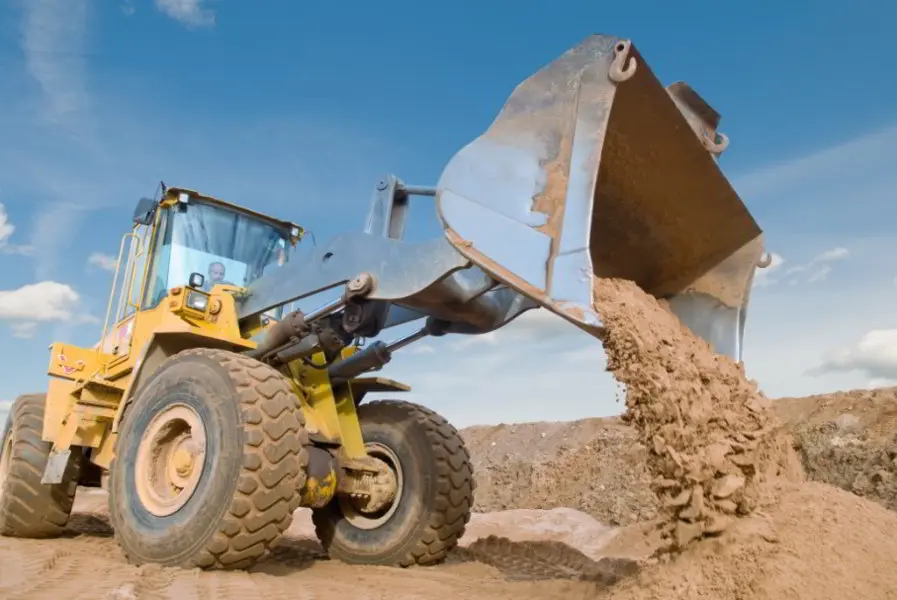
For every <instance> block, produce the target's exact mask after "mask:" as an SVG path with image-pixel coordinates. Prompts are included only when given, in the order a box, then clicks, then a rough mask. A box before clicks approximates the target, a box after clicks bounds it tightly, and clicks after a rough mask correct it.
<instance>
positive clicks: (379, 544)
mask: <svg viewBox="0 0 897 600" xmlns="http://www.w3.org/2000/svg"><path fill="white" fill-rule="evenodd" d="M358 417H359V420H360V421H361V428H362V432H363V435H364V440H365V444H366V446H367V448H368V453H369V454H370V455H371V456H373V457H375V458H377V459H379V460H380V461H382V463H385V464H386V466H387V467H388V468H389V470H390V473H389V475H388V477H386V478H385V481H388V482H389V483H390V484H391V485H390V487H391V490H386V492H387V493H386V494H381V495H380V498H378V501H377V502H376V504H377V506H376V507H371V506H370V504H368V505H367V506H364V505H359V504H357V502H358V501H357V500H353V499H351V498H346V497H344V496H337V497H336V498H334V500H332V501H331V502H330V504H328V505H327V506H326V507H324V508H321V509H316V510H314V511H313V512H312V519H313V521H314V524H315V530H316V532H317V535H318V539H319V540H320V541H321V544H322V545H323V546H324V549H325V550H327V552H328V553H329V554H330V556H331V557H332V558H335V559H337V560H340V561H343V562H347V563H356V564H374V565H391V566H402V567H408V566H411V565H429V564H434V563H438V562H441V561H442V560H443V559H444V558H445V557H446V555H447V553H448V552H449V551H450V550H451V549H452V548H454V547H455V546H456V545H457V543H458V539H459V538H460V537H461V536H462V535H463V534H464V530H465V528H466V526H467V522H468V521H469V520H470V513H471V507H472V506H473V493H474V487H475V483H474V479H473V468H472V466H471V464H470V454H469V453H468V451H467V448H466V447H465V445H464V441H463V440H462V439H461V436H460V435H459V434H458V431H457V430H456V429H455V428H454V427H452V425H451V424H450V423H448V422H447V421H446V420H445V419H444V418H442V417H441V416H440V415H438V414H436V413H435V412H433V411H431V410H429V409H427V408H424V407H422V406H419V405H416V404H412V403H410V402H400V401H394V400H384V401H377V402H371V403H368V404H364V405H362V406H360V407H359V409H358ZM390 492H391V493H390ZM384 498H386V499H388V501H386V502H383V501H382V500H383V499H384Z"/></svg>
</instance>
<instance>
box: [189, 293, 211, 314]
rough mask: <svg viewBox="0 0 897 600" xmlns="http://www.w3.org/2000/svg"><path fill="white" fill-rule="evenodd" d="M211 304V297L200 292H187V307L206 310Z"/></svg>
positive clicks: (200, 310) (201, 310)
mask: <svg viewBox="0 0 897 600" xmlns="http://www.w3.org/2000/svg"><path fill="white" fill-rule="evenodd" d="M208 305H209V297H208V296H206V295H205V294H201V293H199V292H190V293H189V294H187V307H188V308H192V309H193V310H198V311H199V312H206V307H207V306H208Z"/></svg>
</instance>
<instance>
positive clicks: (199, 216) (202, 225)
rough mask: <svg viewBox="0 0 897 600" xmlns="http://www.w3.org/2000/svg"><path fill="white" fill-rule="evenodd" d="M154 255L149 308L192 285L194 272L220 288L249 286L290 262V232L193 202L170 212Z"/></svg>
mask: <svg viewBox="0 0 897 600" xmlns="http://www.w3.org/2000/svg"><path fill="white" fill-rule="evenodd" d="M165 212H166V214H165V216H164V217H163V219H162V224H161V230H160V232H159V238H158V239H159V245H158V246H157V247H156V249H155V251H154V252H153V268H152V272H151V273H150V278H149V279H148V286H147V292H148V293H147V297H146V302H145V303H144V304H145V306H146V307H147V308H153V307H155V306H156V305H157V304H158V303H159V302H160V301H161V300H162V298H164V297H165V294H166V293H167V291H168V290H169V289H171V288H173V287H178V286H182V285H187V282H188V281H189V279H190V274H191V273H200V274H201V275H202V276H203V277H204V278H205V282H204V283H203V286H202V289H204V290H205V291H211V289H212V287H213V286H214V285H216V284H219V283H221V284H227V285H237V286H246V285H249V284H250V283H251V282H252V281H254V280H256V279H258V278H259V277H261V276H262V275H263V274H265V273H267V272H268V271H269V270H270V269H272V268H277V267H278V266H279V265H282V264H283V263H284V262H286V261H287V260H288V258H289V249H290V242H289V237H288V233H287V232H286V231H282V230H280V229H278V228H277V227H275V226H274V225H272V224H270V223H267V222H265V221H262V220H259V219H257V218H255V217H252V216H249V215H245V214H242V213H239V212H236V211H234V210H230V209H228V208H224V207H221V206H218V205H215V204H210V203H205V202H203V201H201V200H197V199H195V198H191V199H190V202H189V204H178V205H175V206H174V207H172V208H169V209H167V210H166V211H165Z"/></svg>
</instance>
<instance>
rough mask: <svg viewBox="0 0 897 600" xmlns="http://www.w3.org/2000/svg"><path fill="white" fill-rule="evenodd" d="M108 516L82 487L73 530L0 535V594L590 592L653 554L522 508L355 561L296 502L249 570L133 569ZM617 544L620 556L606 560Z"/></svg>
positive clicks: (8, 598)
mask: <svg viewBox="0 0 897 600" xmlns="http://www.w3.org/2000/svg"><path fill="white" fill-rule="evenodd" d="M106 515H107V510H106V493H105V492H104V491H102V490H97V489H85V488H82V489H80V490H79V492H78V496H77V498H76V501H75V509H74V514H73V516H72V519H71V521H70V525H69V535H67V536H66V537H64V538H62V539H55V540H18V539H10V538H0V598H4V599H5V600H13V599H17V598H21V599H23V600H24V599H29V600H30V599H35V600H37V599H42V598H46V599H48V600H58V599H59V598H63V597H64V598H65V599H66V600H81V599H84V600H87V599H97V598H110V599H118V600H132V599H135V598H139V599H157V598H158V599H162V598H165V599H175V598H177V599H181V598H203V599H204V598H209V599H212V598H216V599H218V598H220V599H227V598H244V597H246V598H256V597H264V598H266V599H269V600H277V599H280V598H284V599H286V598H289V599H290V600H296V599H305V598H358V599H368V598H371V599H373V598H384V599H385V598H389V599H398V600H401V599H412V598H427V597H429V598H448V597H459V598H484V599H499V598H507V599H512V598H524V599H525V598H546V597H551V598H587V597H593V596H594V594H595V593H597V592H598V591H599V590H600V589H602V588H603V587H605V586H606V585H607V584H609V583H612V582H614V581H615V580H616V579H618V578H619V577H621V576H623V575H631V574H632V573H633V572H634V569H636V568H637V565H636V561H637V560H638V559H640V558H644V556H645V555H646V554H647V553H648V552H650V546H649V545H648V544H646V543H641V539H642V538H641V534H640V532H630V531H625V530H620V529H615V528H611V527H607V526H605V525H602V524H601V523H599V522H597V521H595V520H594V519H592V518H591V517H589V516H588V515H585V514H583V513H580V512H578V511H574V510H569V509H559V510H554V511H527V510H522V511H508V512H505V513H496V514H477V515H475V516H474V518H473V519H472V521H471V524H470V530H469V532H468V534H467V535H466V536H465V538H464V539H463V541H462V544H461V545H462V547H461V548H459V549H458V550H457V551H456V552H455V553H454V555H453V556H451V558H450V559H449V560H448V561H447V562H446V564H443V565H439V566H437V567H426V568H424V567H420V568H412V569H398V568H395V569H394V568H386V567H358V566H349V565H345V564H342V563H339V562H336V561H330V560H328V559H327V558H326V556H325V555H324V554H323V552H322V550H321V547H320V545H319V544H318V543H317V541H316V540H315V539H314V529H313V527H312V525H311V520H310V519H309V518H308V513H307V511H305V510H303V509H300V510H299V511H297V513H296V520H295V522H294V524H293V526H292V527H291V529H290V531H289V535H288V537H287V539H286V540H285V541H284V542H283V543H282V544H281V546H280V547H279V548H278V549H277V550H276V552H275V554H274V556H273V557H272V558H271V559H269V560H267V561H265V562H264V563H262V564H260V565H259V566H257V567H256V568H255V569H253V570H252V571H251V572H201V571H199V570H183V569H164V568H159V567H156V566H149V567H141V568H137V567H133V566H130V565H128V564H127V563H126V562H125V560H124V557H123V556H122V555H121V553H120V551H119V549H118V547H117V545H116V543H115V540H114V538H113V537H112V530H111V528H110V527H109V524H108V520H107V518H106ZM508 533H510V537H500V538H499V537H495V534H501V535H502V536H508ZM621 533H623V534H625V536H624V538H625V537H627V536H628V537H632V538H634V539H633V540H632V541H630V542H627V541H626V540H625V539H624V538H620V534H621ZM564 542H567V543H564ZM611 542H615V545H616V547H617V548H618V551H617V555H618V556H622V557H623V559H622V560H610V559H606V555H605V553H603V552H602V548H603V547H604V546H606V545H608V544H609V543H611ZM568 544H575V545H578V546H580V548H581V551H577V550H575V549H573V547H572V545H568Z"/></svg>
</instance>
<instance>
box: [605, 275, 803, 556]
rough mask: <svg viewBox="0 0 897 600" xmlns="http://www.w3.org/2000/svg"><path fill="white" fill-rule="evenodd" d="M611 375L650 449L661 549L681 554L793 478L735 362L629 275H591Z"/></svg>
mask: <svg viewBox="0 0 897 600" xmlns="http://www.w3.org/2000/svg"><path fill="white" fill-rule="evenodd" d="M593 295H594V301H595V305H596V308H597V309H598V311H599V313H600V314H601V315H602V321H603V323H604V325H605V327H606V332H605V335H604V337H603V342H604V346H605V351H606V353H607V357H608V362H607V370H608V371H611V372H612V373H613V375H614V377H615V378H616V379H617V381H619V382H620V383H622V384H624V385H625V386H626V392H627V393H626V407H627V415H626V416H627V419H628V420H629V421H630V422H631V423H632V424H633V425H634V426H635V428H636V430H637V432H638V436H639V438H640V441H641V442H642V443H643V444H644V445H645V446H646V447H647V448H648V470H649V472H650V473H651V475H652V476H653V480H652V489H654V491H655V492H656V493H657V494H658V496H659V498H660V500H661V509H660V517H661V518H660V523H661V527H662V529H663V532H662V533H663V535H664V539H665V540H666V541H667V546H666V547H665V548H663V550H681V549H683V548H685V547H687V546H688V544H689V543H691V542H692V541H694V540H697V539H700V538H702V537H703V536H705V535H712V534H719V533H721V532H722V531H724V530H725V529H726V528H728V527H729V526H730V525H732V524H733V522H734V520H735V518H736V517H738V516H746V515H750V514H751V513H752V512H753V511H754V510H756V509H757V508H758V507H759V506H760V504H761V502H762V501H763V500H764V499H768V500H769V499H771V498H767V497H766V496H768V495H769V494H771V493H772V490H773V488H772V487H770V486H766V485H764V483H772V482H775V481H777V480H783V481H784V480H787V479H795V478H797V479H799V478H800V474H801V471H800V465H799V461H798V459H797V457H796V455H795V454H794V452H793V450H792V448H791V443H790V439H789V437H788V436H787V435H786V434H785V432H784V431H783V429H782V427H781V426H780V424H779V423H778V422H777V421H776V419H775V418H774V416H773V415H772V413H771V412H770V402H769V400H768V399H766V398H765V397H764V396H763V395H762V393H760V392H759V390H758V389H757V387H756V385H755V384H754V383H752V382H750V381H748V380H747V378H746V377H745V375H744V370H743V368H742V367H741V365H739V364H737V363H736V362H734V361H732V360H730V359H728V358H726V357H724V356H721V355H718V354H716V353H715V352H714V351H713V350H712V348H711V347H710V345H709V344H708V343H707V342H705V341H703V340H702V339H700V338H698V337H697V336H695V335H694V334H692V333H691V332H690V331H689V330H688V329H687V328H686V327H685V326H684V325H682V323H681V322H680V321H679V320H678V319H677V318H676V317H675V316H674V315H673V314H672V313H670V312H668V311H667V310H665V309H664V308H663V306H662V305H661V304H660V303H659V302H658V301H657V300H656V299H655V298H654V297H652V296H650V295H649V294H647V293H645V292H644V291H642V290H641V289H640V288H639V287H638V286H636V285H635V284H634V283H632V282H630V281H624V280H615V279H599V280H597V281H596V283H595V289H594V293H593Z"/></svg>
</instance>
